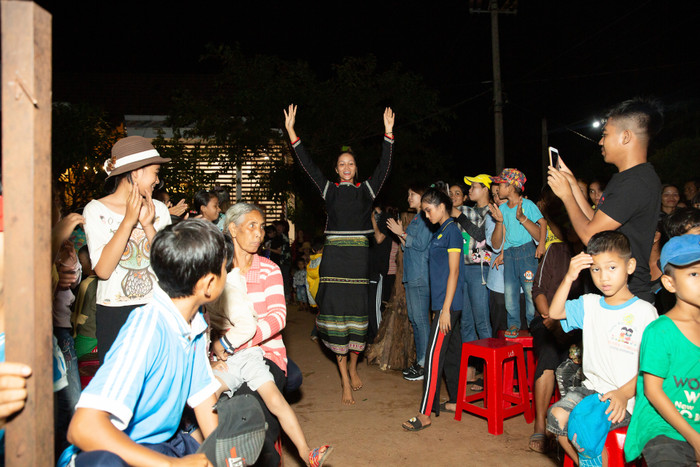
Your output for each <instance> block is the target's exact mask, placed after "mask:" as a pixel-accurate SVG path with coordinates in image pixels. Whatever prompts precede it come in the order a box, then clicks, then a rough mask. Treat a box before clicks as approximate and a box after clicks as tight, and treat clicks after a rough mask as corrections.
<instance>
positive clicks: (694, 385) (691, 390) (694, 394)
mask: <svg viewBox="0 0 700 467" xmlns="http://www.w3.org/2000/svg"><path fill="white" fill-rule="evenodd" d="M673 382H674V383H675V384H676V388H678V389H680V390H682V391H683V394H684V395H685V400H684V401H679V400H675V401H673V405H674V406H675V407H676V409H677V410H678V412H680V414H681V415H683V417H684V418H687V419H688V420H689V421H694V422H700V410H698V409H700V408H699V407H698V405H697V402H698V397H700V380H698V378H683V377H678V376H676V375H673Z"/></svg>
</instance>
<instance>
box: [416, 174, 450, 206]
mask: <svg viewBox="0 0 700 467" xmlns="http://www.w3.org/2000/svg"><path fill="white" fill-rule="evenodd" d="M449 190H450V188H449V187H448V186H447V184H446V183H445V182H442V181H438V182H435V183H433V184H432V185H431V186H430V188H428V189H427V190H426V191H425V193H423V196H421V198H420V200H421V202H422V203H428V204H432V205H433V206H439V205H440V204H444V205H445V209H446V210H447V212H448V213H450V212H452V199H450V195H449V192H450V191H449Z"/></svg>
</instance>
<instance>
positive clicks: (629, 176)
mask: <svg viewBox="0 0 700 467" xmlns="http://www.w3.org/2000/svg"><path fill="white" fill-rule="evenodd" d="M662 124H663V115H662V113H661V109H660V106H659V104H658V103H657V102H655V101H652V100H645V99H632V100H628V101H625V102H623V103H621V104H619V105H618V106H616V107H615V108H613V109H612V110H610V111H609V112H608V115H607V121H606V123H605V126H604V127H603V136H602V137H601V139H600V142H599V143H598V144H599V145H600V146H601V152H602V154H603V158H604V160H605V162H607V163H609V164H613V165H615V167H617V169H618V171H619V173H617V174H615V175H614V176H613V177H612V179H611V180H610V183H608V185H607V186H606V187H605V191H604V192H603V196H602V197H601V199H600V201H599V203H598V205H597V207H596V210H595V211H594V210H593V209H592V208H591V206H590V203H589V202H588V200H586V199H585V198H584V196H583V194H582V193H581V191H580V190H579V189H578V185H577V184H576V178H575V177H574V175H573V173H572V172H571V170H569V168H568V167H566V165H565V164H564V163H563V162H560V165H559V167H550V168H549V176H548V180H547V181H548V183H549V186H550V187H552V190H553V191H554V193H555V194H556V195H557V196H558V197H559V198H561V200H562V201H563V202H564V206H565V207H566V211H567V213H568V214H569V219H570V220H571V224H572V226H573V227H574V229H575V230H576V233H577V234H578V236H579V238H580V239H581V241H582V242H583V243H584V244H588V240H589V239H590V238H591V237H592V236H593V235H594V234H596V233H598V232H602V231H604V230H619V231H620V232H622V233H623V234H625V235H626V236H627V238H629V241H630V244H631V246H632V257H633V258H634V259H635V260H636V263H637V267H636V269H635V271H634V273H633V274H632V277H631V279H630V281H629V288H630V290H631V291H632V293H634V294H635V295H637V296H638V297H639V298H642V299H644V300H646V301H648V302H651V303H653V302H654V295H653V293H652V291H651V276H650V273H649V256H650V255H651V246H652V243H653V241H654V233H655V231H656V225H657V222H658V218H659V209H660V208H659V206H660V203H661V181H660V180H659V177H658V176H657V175H656V171H655V170H654V167H653V166H652V165H651V164H650V163H649V162H647V148H648V147H649V142H650V140H651V138H653V137H654V136H656V135H657V134H658V132H659V131H660V130H661V126H662ZM574 188H575V189H574Z"/></svg>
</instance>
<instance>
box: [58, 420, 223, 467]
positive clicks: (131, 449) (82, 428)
mask: <svg viewBox="0 0 700 467" xmlns="http://www.w3.org/2000/svg"><path fill="white" fill-rule="evenodd" d="M68 441H69V442H71V443H72V444H74V445H75V446H76V447H78V448H79V449H80V450H81V451H98V450H100V451H109V452H112V453H114V454H116V455H118V456H119V457H121V458H122V459H123V460H124V462H126V463H127V464H129V465H135V466H139V465H143V466H174V465H181V466H187V465H192V466H207V467H211V465H212V464H211V462H209V460H207V458H206V456H205V455H204V454H193V455H191V456H187V457H183V458H175V457H168V456H166V455H164V454H160V453H158V452H156V451H153V450H152V449H149V448H147V447H145V446H141V445H140V444H137V443H135V442H134V441H133V440H132V439H131V438H129V437H128V436H127V435H126V434H125V433H124V432H123V431H121V430H118V429H117V428H116V427H115V426H114V425H113V424H112V422H111V421H110V420H109V413H107V412H104V411H102V410H97V409H88V408H83V407H80V408H78V410H76V412H75V415H73V419H72V420H71V424H70V426H69V427H68Z"/></svg>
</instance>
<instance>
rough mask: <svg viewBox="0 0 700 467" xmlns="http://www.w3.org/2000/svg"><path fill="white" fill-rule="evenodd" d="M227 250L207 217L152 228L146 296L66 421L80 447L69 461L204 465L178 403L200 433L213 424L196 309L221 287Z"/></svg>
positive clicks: (212, 390) (211, 385) (210, 379)
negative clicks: (152, 283) (183, 426)
mask: <svg viewBox="0 0 700 467" xmlns="http://www.w3.org/2000/svg"><path fill="white" fill-rule="evenodd" d="M226 251H227V250H226V245H225V243H224V237H223V234H222V233H221V232H220V231H219V230H218V229H217V228H216V226H215V225H214V224H212V223H211V222H206V221H202V220H188V221H182V222H180V223H178V224H175V225H169V226H167V227H166V228H164V229H163V230H161V231H159V232H158V233H157V234H156V236H155V238H154V239H153V245H152V248H151V264H152V266H153V270H154V272H155V273H156V275H157V277H158V287H156V288H155V293H154V295H153V300H152V302H151V303H149V304H148V305H145V306H142V307H140V308H137V309H136V310H134V311H133V312H132V313H131V314H130V315H129V318H128V320H127V322H126V323H125V324H124V326H123V327H122V328H121V330H120V332H119V335H118V337H117V339H116V341H115V342H114V344H113V345H112V347H111V349H110V351H109V352H108V353H107V355H106V357H105V362H104V364H103V365H102V366H101V367H100V369H99V370H98V372H97V374H96V375H95V377H94V379H93V380H92V381H91V382H90V384H89V385H88V387H87V388H85V390H84V391H83V393H82V395H81V397H80V401H79V402H78V405H77V410H76V413H75V415H74V416H73V419H72V421H71V424H70V426H69V429H68V440H69V441H70V442H71V443H73V444H74V445H75V446H76V447H77V448H78V449H80V450H81V451H82V452H80V453H78V455H77V457H75V459H74V461H75V465H76V466H80V465H105V464H109V465H126V464H128V465H149V466H155V465H203V466H208V465H211V463H210V462H209V461H208V460H207V458H206V456H205V455H204V454H195V452H196V451H197V449H198V448H199V443H198V442H197V441H195V440H194V438H192V437H191V436H190V435H189V434H186V433H183V432H181V431H178V427H179V424H180V419H181V416H182V412H183V409H184V406H185V403H187V404H188V405H189V406H190V407H192V408H193V409H194V413H195V416H196V418H197V422H198V424H199V429H200V430H201V431H202V435H203V436H204V437H207V436H209V435H210V434H211V433H212V431H214V429H215V428H216V427H217V424H218V415H217V414H216V413H215V412H214V411H213V407H214V405H215V404H216V402H217V399H216V390H217V389H218V388H219V383H218V382H217V380H216V379H215V378H214V375H213V374H212V371H211V368H210V366H209V359H208V352H207V341H206V335H205V330H206V329H207V323H206V321H205V320H204V318H203V317H202V314H201V313H199V309H200V307H201V306H202V305H204V304H206V303H209V302H211V301H213V300H215V299H216V298H217V297H218V296H219V295H221V292H222V291H223V289H224V285H225V283H226V266H227V264H226V263H227V261H226ZM178 458H181V459H178Z"/></svg>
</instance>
